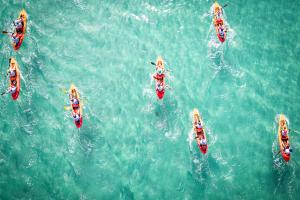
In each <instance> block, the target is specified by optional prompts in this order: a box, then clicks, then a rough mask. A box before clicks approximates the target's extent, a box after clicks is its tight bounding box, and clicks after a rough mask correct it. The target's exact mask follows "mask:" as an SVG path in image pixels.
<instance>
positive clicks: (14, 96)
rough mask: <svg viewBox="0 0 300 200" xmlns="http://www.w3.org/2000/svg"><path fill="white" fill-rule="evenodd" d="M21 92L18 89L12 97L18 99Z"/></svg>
mask: <svg viewBox="0 0 300 200" xmlns="http://www.w3.org/2000/svg"><path fill="white" fill-rule="evenodd" d="M19 93H20V92H19V90H17V91H16V92H15V93H14V94H11V97H12V99H13V100H17V99H18V97H19Z"/></svg>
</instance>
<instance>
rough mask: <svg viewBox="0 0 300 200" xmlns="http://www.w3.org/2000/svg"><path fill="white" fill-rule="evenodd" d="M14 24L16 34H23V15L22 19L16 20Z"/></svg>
mask: <svg viewBox="0 0 300 200" xmlns="http://www.w3.org/2000/svg"><path fill="white" fill-rule="evenodd" d="M13 23H14V26H15V28H16V32H17V33H22V32H23V26H24V17H23V15H22V16H21V17H20V18H18V19H16V20H15V21H14V22H13Z"/></svg>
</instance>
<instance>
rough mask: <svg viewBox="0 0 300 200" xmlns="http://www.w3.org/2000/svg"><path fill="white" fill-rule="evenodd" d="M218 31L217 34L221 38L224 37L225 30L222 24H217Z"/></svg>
mask: <svg viewBox="0 0 300 200" xmlns="http://www.w3.org/2000/svg"><path fill="white" fill-rule="evenodd" d="M218 31H219V35H220V36H221V38H224V35H225V30H224V27H223V25H221V24H219V26H218Z"/></svg>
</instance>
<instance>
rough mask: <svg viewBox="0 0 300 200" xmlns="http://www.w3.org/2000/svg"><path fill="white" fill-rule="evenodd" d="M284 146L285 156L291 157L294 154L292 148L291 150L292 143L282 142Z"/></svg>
mask: <svg viewBox="0 0 300 200" xmlns="http://www.w3.org/2000/svg"><path fill="white" fill-rule="evenodd" d="M282 145H283V151H284V153H285V154H287V155H290V154H291V153H292V152H293V150H292V148H290V143H289V141H288V140H286V141H282Z"/></svg>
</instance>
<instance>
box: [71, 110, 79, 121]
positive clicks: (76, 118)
mask: <svg viewBox="0 0 300 200" xmlns="http://www.w3.org/2000/svg"><path fill="white" fill-rule="evenodd" d="M72 115H73V118H74V120H75V122H77V123H78V122H79V120H80V113H79V112H75V111H74V110H73V112H72Z"/></svg>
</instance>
